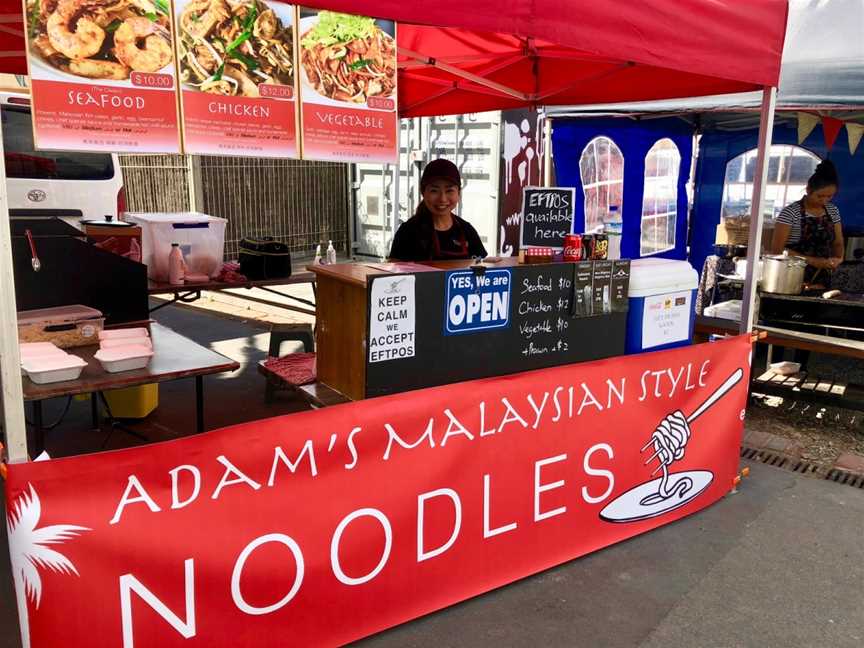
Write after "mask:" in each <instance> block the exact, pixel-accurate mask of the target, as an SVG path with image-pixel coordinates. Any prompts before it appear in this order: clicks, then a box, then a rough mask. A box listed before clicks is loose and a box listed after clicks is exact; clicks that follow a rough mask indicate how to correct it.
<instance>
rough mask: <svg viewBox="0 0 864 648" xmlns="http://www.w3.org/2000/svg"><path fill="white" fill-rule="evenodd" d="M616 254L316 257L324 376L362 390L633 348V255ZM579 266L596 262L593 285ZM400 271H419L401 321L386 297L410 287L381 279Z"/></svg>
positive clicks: (346, 390)
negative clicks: (595, 257)
mask: <svg viewBox="0 0 864 648" xmlns="http://www.w3.org/2000/svg"><path fill="white" fill-rule="evenodd" d="M614 263H615V264H616V265H614V266H613V262H612V261H598V262H592V261H589V262H585V263H582V264H574V263H549V264H530V265H525V264H521V265H520V264H519V262H518V259H517V258H515V257H506V258H504V259H501V260H499V261H498V262H486V263H484V264H482V266H483V271H481V272H475V271H473V270H469V268H471V266H473V265H474V262H473V261H472V260H460V261H430V262H427V263H422V264H420V263H353V264H334V265H317V266H314V265H313V266H308V268H307V269H308V270H310V271H311V272H313V273H314V274H315V276H316V283H317V286H318V292H317V307H316V310H317V313H316V317H317V339H316V349H317V380H318V381H319V382H320V383H323V384H324V385H326V386H327V387H329V388H331V389H334V390H336V391H337V392H339V393H340V394H342V395H344V396H345V397H347V398H349V399H351V400H359V399H363V398H368V397H373V396H380V395H385V394H390V393H395V392H399V391H406V390H411V389H420V388H423V387H430V386H434V385H441V384H449V383H452V382H460V381H464V380H472V379H475V378H482V377H489V376H496V375H505V374H508V373H516V372H519V371H527V370H530V369H538V368H542V367H550V366H557V365H561V364H569V363H573V362H581V361H586V360H594V359H599V358H606V357H611V356H614V355H621V354H623V353H624V343H625V334H626V321H627V312H626V311H627V282H628V280H629V261H626V260H624V261H618V262H614ZM577 265H578V266H579V267H580V272H582V273H583V274H581V275H579V277H583V275H584V272H585V268H586V267H587V277H588V279H587V284H586V283H585V279H584V278H579V279H577ZM613 267H614V268H615V270H616V272H617V274H616V275H615V279H614V281H613ZM595 269H596V270H597V274H596V275H595ZM460 271H462V272H460ZM604 272H605V274H604ZM388 275H390V276H394V277H395V276H397V275H413V279H412V280H411V282H410V283H409V284H403V289H404V286H406V285H412V286H413V288H411V292H410V293H408V292H407V291H405V292H404V294H406V295H409V297H410V298H409V299H408V300H407V301H406V302H405V303H406V310H405V313H406V315H405V317H406V319H405V320H404V321H403V322H402V323H401V325H399V324H397V325H395V326H394V325H391V321H390V318H389V317H387V316H386V315H387V313H385V312H384V310H386V302H387V300H388V298H387V297H381V295H382V294H385V293H386V294H396V293H398V289H397V286H398V280H395V281H394V282H392V285H387V286H382V285H381V284H379V283H378V282H377V281H375V280H376V279H385V278H386V277H387V276H388ZM482 277H485V279H483V278H482ZM622 277H623V279H622ZM604 281H605V284H604V283H603V282H604ZM615 282H617V283H615ZM373 284H374V286H373ZM577 286H578V289H577ZM598 286H599V290H598ZM604 286H605V289H604ZM376 289H377V290H378V291H379V293H378V298H376V299H375V300H374V301H375V304H372V301H373V300H372V295H373V294H374V291H375V290H376ZM382 291H383V292H382ZM475 295H476V296H475ZM614 295H618V297H615V296H614ZM402 298H403V297H402V296H401V295H400V297H399V299H402ZM481 304H482V306H481ZM577 305H578V306H577ZM372 308H375V309H377V311H371V310H370V309H372ZM472 308H473V309H474V310H471V309H472ZM496 309H497V310H496ZM397 310H401V307H400V308H399V309H397ZM469 311H470V312H469ZM370 312H375V313H377V314H376V320H375V322H374V323H373V324H376V326H375V328H377V332H376V333H371V329H370ZM454 313H455V315H454ZM390 315H393V314H392V313H391V314H390ZM460 317H461V319H459V318H460ZM454 318H455V319H454ZM472 318H473V320H472ZM457 319H458V320H459V321H458V322H457ZM400 326H401V328H400ZM370 335H371V337H370ZM400 336H404V337H402V338H401V339H402V340H406V342H405V343H404V344H403V346H402V347H398V344H399V340H398V338H400ZM393 338H397V339H396V340H394V339H393ZM397 347H398V348H397ZM409 347H410V348H409Z"/></svg>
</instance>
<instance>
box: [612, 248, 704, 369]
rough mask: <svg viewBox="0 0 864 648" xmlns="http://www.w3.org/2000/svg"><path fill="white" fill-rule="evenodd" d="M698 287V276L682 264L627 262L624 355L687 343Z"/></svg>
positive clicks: (641, 260) (680, 262)
mask: <svg viewBox="0 0 864 648" xmlns="http://www.w3.org/2000/svg"><path fill="white" fill-rule="evenodd" d="M698 286H699V274H698V273H697V272H696V271H695V270H694V269H693V266H691V265H690V264H689V263H687V262H686V261H674V260H671V259H637V260H635V261H633V262H631V264H630V288H629V291H628V297H629V298H630V305H629V307H630V308H629V311H628V313H627V344H626V350H627V353H640V352H642V351H659V350H661V349H671V348H673V347H679V346H686V345H688V344H690V343H691V341H692V339H693V324H694V321H695V319H696V310H695V306H696V288H697V287H698Z"/></svg>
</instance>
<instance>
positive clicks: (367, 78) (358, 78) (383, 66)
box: [300, 11, 396, 104]
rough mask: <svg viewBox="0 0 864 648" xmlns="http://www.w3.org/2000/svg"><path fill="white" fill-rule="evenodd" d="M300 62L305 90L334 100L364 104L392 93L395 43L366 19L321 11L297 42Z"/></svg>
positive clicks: (372, 21)
mask: <svg viewBox="0 0 864 648" xmlns="http://www.w3.org/2000/svg"><path fill="white" fill-rule="evenodd" d="M307 20H308V19H307ZM313 20H314V19H313ZM301 24H303V21H301ZM300 63H301V64H302V66H303V70H304V71H305V73H306V81H307V82H308V84H309V86H311V87H312V88H313V89H314V90H315V92H317V93H318V94H319V95H321V96H322V97H325V98H327V99H331V100H334V101H340V102H347V103H353V104H365V103H366V102H367V101H368V100H369V99H370V98H371V97H381V98H384V97H391V96H393V95H394V93H395V90H396V41H395V40H394V39H393V37H392V36H391V35H390V34H388V33H386V32H385V31H383V30H382V29H381V28H380V27H379V26H378V25H377V24H376V23H375V20H374V19H373V18H368V17H366V16H354V15H349V14H340V13H335V12H332V11H321V12H320V13H319V14H318V16H317V21H316V22H315V24H314V26H313V27H311V29H308V30H307V31H304V33H303V35H302V37H301V39H300Z"/></svg>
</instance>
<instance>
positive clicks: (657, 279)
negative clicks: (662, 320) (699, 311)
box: [627, 259, 699, 297]
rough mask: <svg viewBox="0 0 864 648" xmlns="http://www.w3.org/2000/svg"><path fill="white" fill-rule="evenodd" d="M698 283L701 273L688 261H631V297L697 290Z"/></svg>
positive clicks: (629, 291) (629, 293) (629, 294)
mask: <svg viewBox="0 0 864 648" xmlns="http://www.w3.org/2000/svg"><path fill="white" fill-rule="evenodd" d="M698 285H699V273H697V272H696V271H695V270H694V269H693V266H691V265H690V264H689V263H688V262H687V261H676V260H674V259H635V260H633V261H631V262H630V287H629V290H628V292H627V294H628V296H629V297H649V296H651V295H662V294H664V293H670V292H678V291H681V290H695V289H696V288H697V286H698Z"/></svg>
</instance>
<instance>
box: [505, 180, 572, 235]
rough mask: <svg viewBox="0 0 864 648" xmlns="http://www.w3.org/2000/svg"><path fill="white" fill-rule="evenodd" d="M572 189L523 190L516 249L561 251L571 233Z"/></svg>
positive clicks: (535, 188) (534, 188) (542, 188)
mask: <svg viewBox="0 0 864 648" xmlns="http://www.w3.org/2000/svg"><path fill="white" fill-rule="evenodd" d="M575 205H576V189H574V188H573V187H525V191H524V192H523V194H522V227H521V228H520V232H519V248H520V249H524V248H526V247H532V246H536V247H549V248H553V249H555V250H562V249H563V248H564V237H565V236H566V235H567V234H570V233H571V232H572V231H573V214H574V213H575V212H574V210H575Z"/></svg>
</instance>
